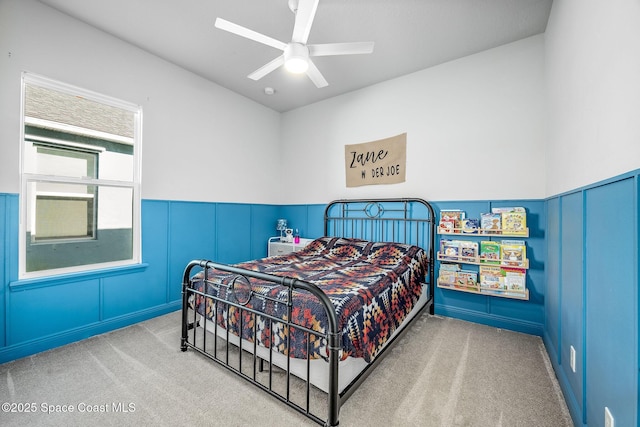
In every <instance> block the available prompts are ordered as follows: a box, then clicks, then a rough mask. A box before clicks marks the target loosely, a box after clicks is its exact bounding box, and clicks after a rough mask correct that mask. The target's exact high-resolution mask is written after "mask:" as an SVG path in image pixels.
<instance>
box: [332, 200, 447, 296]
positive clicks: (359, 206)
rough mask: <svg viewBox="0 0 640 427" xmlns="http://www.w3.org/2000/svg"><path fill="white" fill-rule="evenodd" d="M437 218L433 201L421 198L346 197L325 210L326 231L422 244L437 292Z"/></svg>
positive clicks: (429, 275)
mask: <svg viewBox="0 0 640 427" xmlns="http://www.w3.org/2000/svg"><path fill="white" fill-rule="evenodd" d="M435 234H436V220H435V211H434V209H433V206H431V204H430V203H429V202H427V201H425V200H423V199H418V198H398V199H342V200H335V201H333V202H330V203H329V204H328V205H327V207H326V208H325V211H324V235H325V236H337V237H350V238H357V239H364V240H372V241H380V242H396V243H406V244H411V245H416V246H420V247H421V248H422V249H424V250H425V251H426V253H427V256H428V257H429V274H428V284H429V286H430V294H431V295H433V285H434V253H435V250H434V248H435Z"/></svg>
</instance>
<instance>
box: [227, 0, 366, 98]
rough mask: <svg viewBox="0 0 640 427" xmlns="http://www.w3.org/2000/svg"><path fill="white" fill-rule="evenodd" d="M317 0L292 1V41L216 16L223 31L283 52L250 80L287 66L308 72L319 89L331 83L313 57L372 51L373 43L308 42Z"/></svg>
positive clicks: (294, 69)
mask: <svg viewBox="0 0 640 427" xmlns="http://www.w3.org/2000/svg"><path fill="white" fill-rule="evenodd" d="M318 2H319V0H289V9H291V11H292V12H293V13H294V14H295V23H294V26H293V36H292V38H291V42H289V43H284V42H281V41H279V40H276V39H274V38H271V37H269V36H266V35H264V34H260V33H257V32H255V31H253V30H250V29H248V28H245V27H242V26H240V25H237V24H234V23H232V22H229V21H226V20H224V19H222V18H217V19H216V23H215V26H216V28H219V29H221V30H225V31H229V32H230V33H233V34H236V35H239V36H241V37H245V38H248V39H250V40H253V41H256V42H258V43H262V44H265V45H267V46H271V47H274V48H276V49H279V50H281V51H283V53H282V55H280V56H278V57H277V58H276V59H274V60H273V61H271V62H269V63H267V64H265V65H263V66H262V67H260V68H258V69H257V70H256V71H254V72H253V73H251V74H249V75H248V76H247V77H249V78H250V79H252V80H260V79H261V78H262V77H264V76H266V75H267V74H269V73H270V72H272V71H274V70H275V69H277V68H278V67H280V66H281V65H284V66H285V68H286V69H287V71H290V72H292V73H304V72H306V73H307V76H309V78H310V79H311V81H312V82H313V83H314V84H315V85H316V86H317V87H318V88H321V87H325V86H327V85H328V84H329V83H327V80H325V78H324V76H323V75H322V73H320V70H318V68H317V67H316V66H315V64H314V63H313V61H311V59H310V57H312V56H332V55H353V54H363V53H371V52H373V42H354V43H324V44H307V39H308V38H309V32H310V31H311V25H312V24H313V18H314V17H315V14H316V10H317V9H318Z"/></svg>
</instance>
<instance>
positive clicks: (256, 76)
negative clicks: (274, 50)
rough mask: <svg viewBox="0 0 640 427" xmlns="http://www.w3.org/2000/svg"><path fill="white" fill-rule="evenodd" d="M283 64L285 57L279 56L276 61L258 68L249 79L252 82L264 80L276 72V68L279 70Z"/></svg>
mask: <svg viewBox="0 0 640 427" xmlns="http://www.w3.org/2000/svg"><path fill="white" fill-rule="evenodd" d="M282 64H284V55H280V56H278V57H277V58H276V59H274V60H273V61H271V62H269V63H267V64H265V65H263V66H262V67H260V68H258V69H257V70H255V71H254V72H253V73H251V74H249V75H248V76H247V77H249V78H250V79H251V80H260V79H261V78H263V77H264V76H266V75H267V74H269V73H270V72H272V71H274V70H275V69H276V68H278V67H279V66H281V65H282Z"/></svg>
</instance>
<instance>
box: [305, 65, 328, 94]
mask: <svg viewBox="0 0 640 427" xmlns="http://www.w3.org/2000/svg"><path fill="white" fill-rule="evenodd" d="M307 76H309V78H310V79H311V81H312V82H313V83H314V84H315V85H316V87H318V88H321V87H325V86H329V83H327V81H326V80H325V78H324V76H323V75H322V73H320V70H318V67H316V64H314V63H313V61H311V60H309V69H308V70H307Z"/></svg>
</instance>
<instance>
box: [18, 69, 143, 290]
mask: <svg viewBox="0 0 640 427" xmlns="http://www.w3.org/2000/svg"><path fill="white" fill-rule="evenodd" d="M22 89H23V90H22V93H23V99H22V101H23V110H22V113H23V114H22V124H23V127H22V129H23V138H22V142H21V144H22V151H21V153H22V169H21V173H22V191H21V221H20V277H23V278H27V277H37V276H44V275H51V274H59V273H69V272H77V271H84V270H89V269H95V268H100V267H111V266H117V265H126V264H135V263H139V262H140V219H139V218H140V179H139V171H140V168H139V164H140V141H139V139H140V137H139V135H140V120H141V114H142V113H141V111H140V108H139V107H138V106H135V105H131V104H128V103H126V102H123V101H118V100H114V99H111V98H109V97H106V96H103V95H99V94H96V93H93V92H89V91H86V90H83V89H79V88H76V87H72V86H69V85H65V84H62V83H59V82H55V81H52V80H49V79H46V78H43V77H39V76H35V75H33V74H29V73H25V74H24V75H23V82H22Z"/></svg>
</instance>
